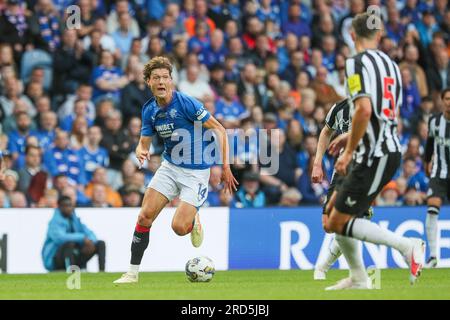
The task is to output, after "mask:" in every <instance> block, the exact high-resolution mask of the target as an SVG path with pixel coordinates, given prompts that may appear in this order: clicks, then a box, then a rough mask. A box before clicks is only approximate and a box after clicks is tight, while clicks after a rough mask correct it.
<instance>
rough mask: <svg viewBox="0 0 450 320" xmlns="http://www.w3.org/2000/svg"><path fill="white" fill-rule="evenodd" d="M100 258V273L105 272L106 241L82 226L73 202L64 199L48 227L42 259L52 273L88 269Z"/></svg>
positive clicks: (62, 198) (60, 201) (66, 198)
mask: <svg viewBox="0 0 450 320" xmlns="http://www.w3.org/2000/svg"><path fill="white" fill-rule="evenodd" d="M95 254H97V255H98V262H99V270H100V271H105V255H106V250H105V242H104V241H101V240H97V238H96V236H95V234H94V233H93V232H92V231H91V230H90V229H88V227H86V225H84V224H83V223H81V220H80V218H78V216H77V215H76V213H75V210H74V204H73V203H72V200H71V199H70V198H69V197H67V196H63V197H61V198H59V200H58V208H57V209H56V210H55V213H54V215H53V218H52V219H51V220H50V222H49V224H48V230H47V237H46V239H45V243H44V247H43V248H42V260H43V262H44V266H45V268H46V269H47V270H49V271H55V270H64V271H65V270H67V269H68V268H69V267H70V266H72V265H77V266H79V267H80V268H81V269H86V264H87V262H88V261H89V260H90V259H91V258H92V257H93V256H94V255H95Z"/></svg>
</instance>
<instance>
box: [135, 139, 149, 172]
mask: <svg viewBox="0 0 450 320" xmlns="http://www.w3.org/2000/svg"><path fill="white" fill-rule="evenodd" d="M151 144H152V137H151V136H142V135H141V137H140V138H139V143H138V145H137V147H136V158H137V159H138V160H139V162H140V164H141V166H142V165H143V163H144V161H145V160H146V159H147V160H150V145H151Z"/></svg>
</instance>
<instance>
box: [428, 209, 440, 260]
mask: <svg viewBox="0 0 450 320" xmlns="http://www.w3.org/2000/svg"><path fill="white" fill-rule="evenodd" d="M437 221H438V215H437V214H435V213H427V218H426V220H425V229H426V231H427V239H428V247H429V248H430V257H435V258H436V257H437V256H436V253H437V241H436V240H437Z"/></svg>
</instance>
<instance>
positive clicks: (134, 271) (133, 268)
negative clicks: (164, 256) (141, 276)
mask: <svg viewBox="0 0 450 320" xmlns="http://www.w3.org/2000/svg"><path fill="white" fill-rule="evenodd" d="M128 272H129V273H132V274H138V273H139V265H138V264H130V269H129V270H128Z"/></svg>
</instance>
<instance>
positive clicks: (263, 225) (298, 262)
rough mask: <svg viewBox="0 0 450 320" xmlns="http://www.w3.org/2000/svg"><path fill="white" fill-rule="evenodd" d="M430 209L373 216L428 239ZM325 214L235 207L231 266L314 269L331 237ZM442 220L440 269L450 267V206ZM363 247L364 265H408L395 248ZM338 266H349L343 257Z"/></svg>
mask: <svg viewBox="0 0 450 320" xmlns="http://www.w3.org/2000/svg"><path fill="white" fill-rule="evenodd" d="M426 211H427V209H426V207H378V208H374V212H375V213H374V217H373V219H372V220H373V221H374V222H376V223H378V224H379V225H380V226H382V227H383V228H389V229H390V230H392V231H394V232H395V233H397V234H400V235H406V236H409V237H419V238H422V239H424V240H426V234H425V218H426ZM321 214H322V209H321V208H318V207H310V208H307V207H302V208H270V209H268V208H266V209H231V210H230V235H229V238H230V243H229V250H230V251H229V261H228V266H229V269H281V270H288V269H312V268H313V267H314V264H315V262H316V261H317V259H318V258H319V257H320V256H322V255H324V254H326V252H327V250H328V247H329V245H330V243H331V241H332V239H333V236H332V235H330V234H326V233H325V232H324V231H323V229H322V222H321ZM438 223H439V225H438V228H439V232H438V233H439V234H440V237H439V236H438V247H439V251H438V258H439V260H440V262H439V267H450V207H448V206H447V207H442V208H441V212H440V214H439V222H438ZM361 245H362V246H363V255H364V262H365V265H366V266H375V267H376V268H380V269H381V268H395V267H402V268H404V267H406V263H405V262H404V260H403V258H402V256H401V254H400V253H399V252H397V251H396V250H393V249H390V248H389V249H388V248H387V247H386V246H377V245H374V244H371V243H364V244H361ZM427 251H428V250H427ZM337 267H339V268H347V267H348V266H347V264H346V262H345V259H344V258H343V257H342V256H341V258H339V260H338V263H337Z"/></svg>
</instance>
